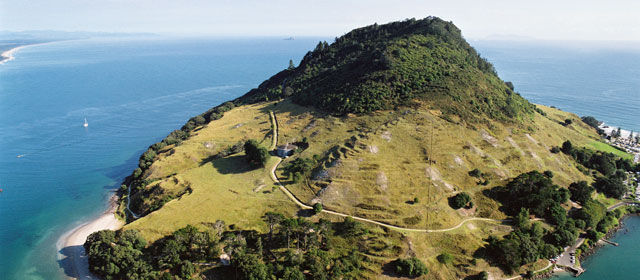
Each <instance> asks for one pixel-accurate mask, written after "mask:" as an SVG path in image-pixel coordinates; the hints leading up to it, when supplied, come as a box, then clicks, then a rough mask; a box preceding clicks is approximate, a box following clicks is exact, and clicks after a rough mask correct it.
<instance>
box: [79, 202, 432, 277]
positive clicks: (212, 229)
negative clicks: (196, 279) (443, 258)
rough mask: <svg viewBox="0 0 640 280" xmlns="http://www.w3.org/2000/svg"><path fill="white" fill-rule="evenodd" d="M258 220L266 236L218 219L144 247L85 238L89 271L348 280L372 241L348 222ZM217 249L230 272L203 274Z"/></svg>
mask: <svg viewBox="0 0 640 280" xmlns="http://www.w3.org/2000/svg"><path fill="white" fill-rule="evenodd" d="M264 217H265V219H266V220H268V222H269V225H270V232H269V233H268V234H261V233H259V232H257V231H253V230H239V229H237V228H236V229H234V230H231V229H230V228H232V227H229V229H227V227H226V226H225V223H224V222H223V221H217V222H216V223H213V224H207V225H206V226H204V227H203V230H200V229H198V228H196V227H194V226H191V225H187V226H185V227H184V228H181V229H179V230H177V231H175V232H174V233H173V234H171V235H169V236H166V237H164V238H162V239H159V240H157V241H155V242H153V243H152V244H150V246H146V245H147V243H146V241H145V240H144V238H142V237H141V236H140V235H139V234H138V232H137V231H135V230H120V231H116V232H114V231H110V230H103V231H99V232H96V233H93V234H92V235H90V236H89V238H88V239H87V242H86V243H85V244H84V247H85V248H86V250H87V252H88V254H89V264H90V270H91V271H92V272H94V273H96V274H98V275H100V276H102V277H105V279H158V278H160V276H162V277H169V276H179V277H180V278H181V279H190V278H191V277H192V276H193V275H194V274H196V273H200V274H203V275H208V276H209V277H223V275H234V274H235V275H236V277H239V278H240V279H265V280H266V279H271V275H274V276H276V277H278V279H305V278H307V277H309V278H310V279H354V278H358V277H359V275H360V274H361V273H363V266H364V265H366V264H367V260H365V259H364V258H363V257H362V253H361V252H360V251H359V250H360V249H358V248H359V247H360V246H361V245H365V244H367V242H369V241H367V240H370V239H372V238H373V239H375V238H377V237H376V235H377V234H371V233H370V232H369V231H368V230H366V229H365V226H364V225H363V224H361V223H359V222H356V221H353V220H352V219H349V218H347V219H345V220H344V221H343V222H335V223H332V222H330V221H327V220H323V219H320V220H318V221H317V222H315V223H314V222H311V221H309V220H307V219H304V218H290V219H288V218H284V216H283V215H282V214H279V213H275V212H268V213H266V214H265V215H264ZM387 238H392V239H393V238H395V237H390V236H387ZM359 244H360V245H359ZM221 251H222V252H225V253H226V254H227V255H229V256H230V258H231V267H228V268H225V267H219V268H217V269H214V270H211V271H206V270H203V268H206V266H205V267H200V266H199V264H203V263H209V262H216V261H217V260H218V256H219V255H220V252H221ZM397 265H398V266H400V267H402V271H403V272H402V273H404V274H407V275H410V276H420V275H423V274H426V273H427V268H426V266H425V265H424V264H423V263H422V262H421V261H420V260H418V259H408V260H400V261H399V262H398V263H397ZM303 271H305V273H303ZM236 273H237V274H236ZM305 274H306V276H305Z"/></svg>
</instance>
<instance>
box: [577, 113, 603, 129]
mask: <svg viewBox="0 0 640 280" xmlns="http://www.w3.org/2000/svg"><path fill="white" fill-rule="evenodd" d="M581 119H582V121H583V122H584V123H586V124H588V125H589V126H591V127H593V128H596V129H597V128H598V126H599V125H600V122H599V121H598V120H596V118H594V117H592V116H584V117H582V118H581Z"/></svg>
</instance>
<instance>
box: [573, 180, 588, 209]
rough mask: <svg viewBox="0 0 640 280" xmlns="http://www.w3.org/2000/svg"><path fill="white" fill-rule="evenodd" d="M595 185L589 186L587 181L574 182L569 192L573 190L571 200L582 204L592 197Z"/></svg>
mask: <svg viewBox="0 0 640 280" xmlns="http://www.w3.org/2000/svg"><path fill="white" fill-rule="evenodd" d="M593 191H594V189H593V187H591V186H589V184H587V182H585V181H579V182H574V183H571V185H569V192H571V200H573V201H575V202H577V203H580V205H582V204H584V203H585V202H587V201H588V200H589V199H591V194H593Z"/></svg>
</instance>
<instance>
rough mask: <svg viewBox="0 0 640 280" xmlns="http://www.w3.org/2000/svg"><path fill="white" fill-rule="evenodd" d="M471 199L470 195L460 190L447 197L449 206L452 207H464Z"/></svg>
mask: <svg viewBox="0 0 640 280" xmlns="http://www.w3.org/2000/svg"><path fill="white" fill-rule="evenodd" d="M470 201H471V196H470V195H469V194H468V193H466V192H461V193H459V194H456V195H455V196H453V197H450V198H449V206H451V208H453V209H460V208H462V207H465V206H466V205H467V204H469V202H470Z"/></svg>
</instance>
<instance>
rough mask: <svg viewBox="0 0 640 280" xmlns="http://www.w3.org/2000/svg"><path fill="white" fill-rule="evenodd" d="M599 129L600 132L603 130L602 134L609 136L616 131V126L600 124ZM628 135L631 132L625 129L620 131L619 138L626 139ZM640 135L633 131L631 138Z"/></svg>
mask: <svg viewBox="0 0 640 280" xmlns="http://www.w3.org/2000/svg"><path fill="white" fill-rule="evenodd" d="M598 127H599V128H601V129H602V130H604V132H605V133H606V134H611V131H614V130H617V129H618V127H616V126H608V125H606V124H605V123H603V124H601V125H600V126H598ZM629 134H631V131H629V130H626V129H620V136H621V137H623V138H627V137H629ZM639 134H640V133H639V132H637V131H635V132H633V136H634V137H635V136H638V135H639Z"/></svg>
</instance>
